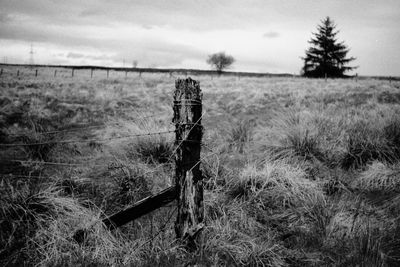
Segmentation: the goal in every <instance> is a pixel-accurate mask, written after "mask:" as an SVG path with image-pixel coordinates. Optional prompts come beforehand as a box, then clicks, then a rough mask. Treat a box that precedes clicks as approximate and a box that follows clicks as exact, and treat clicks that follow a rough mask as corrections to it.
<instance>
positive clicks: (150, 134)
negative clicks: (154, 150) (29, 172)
mask: <svg viewBox="0 0 400 267" xmlns="http://www.w3.org/2000/svg"><path fill="white" fill-rule="evenodd" d="M174 132H175V131H172V130H170V131H163V132H154V133H145V134H132V135H127V136H119V137H109V138H97V139H86V140H60V141H47V142H37V143H17V144H0V146H2V147H18V146H38V145H49V144H70V143H91V142H98V143H101V142H105V141H111V140H117V139H127V138H128V139H129V138H135V137H143V136H152V135H162V134H168V133H174Z"/></svg>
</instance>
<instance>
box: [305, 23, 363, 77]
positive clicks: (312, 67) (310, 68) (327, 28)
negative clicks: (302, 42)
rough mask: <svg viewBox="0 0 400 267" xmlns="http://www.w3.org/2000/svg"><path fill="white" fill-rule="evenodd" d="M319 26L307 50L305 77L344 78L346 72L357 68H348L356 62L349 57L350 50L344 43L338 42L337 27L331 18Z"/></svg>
mask: <svg viewBox="0 0 400 267" xmlns="http://www.w3.org/2000/svg"><path fill="white" fill-rule="evenodd" d="M321 23H322V24H321V25H318V27H317V29H318V33H313V35H314V37H313V38H311V40H310V41H308V42H309V43H310V44H311V47H310V48H309V49H308V50H306V56H305V57H303V58H302V59H303V60H304V67H303V69H302V72H303V75H304V76H306V77H325V76H327V77H344V76H345V75H344V73H345V72H346V71H349V70H352V69H355V68H356V67H350V66H348V63H350V62H351V61H353V60H355V58H354V57H349V58H348V57H347V53H348V52H349V49H348V48H347V46H346V45H345V44H344V42H338V40H337V38H336V35H337V34H338V33H339V31H336V30H335V28H336V25H335V23H334V22H333V20H331V19H330V18H329V17H326V18H325V19H324V20H322V21H321Z"/></svg>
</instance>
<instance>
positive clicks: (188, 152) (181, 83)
mask: <svg viewBox="0 0 400 267" xmlns="http://www.w3.org/2000/svg"><path fill="white" fill-rule="evenodd" d="M175 88H176V89H175V92H174V107H173V109H174V118H173V123H175V128H176V132H175V135H176V140H175V142H176V145H177V149H176V155H175V164H176V166H175V188H176V192H177V202H178V203H177V204H178V217H177V220H176V222H175V232H176V236H177V238H181V239H183V240H184V242H185V243H186V245H187V247H188V248H189V249H190V250H194V249H196V247H197V243H198V241H199V237H200V233H201V230H202V228H203V226H204V224H203V221H204V207H203V180H202V174H201V171H200V148H201V138H202V135H203V128H202V126H201V117H202V98H203V95H202V93H201V90H200V84H199V82H197V81H195V80H192V79H191V78H190V77H189V78H187V79H178V80H176V81H175Z"/></svg>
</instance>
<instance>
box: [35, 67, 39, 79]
mask: <svg viewBox="0 0 400 267" xmlns="http://www.w3.org/2000/svg"><path fill="white" fill-rule="evenodd" d="M37 74H38V70H37V69H36V70H35V77H37Z"/></svg>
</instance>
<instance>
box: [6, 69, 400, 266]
mask: <svg viewBox="0 0 400 267" xmlns="http://www.w3.org/2000/svg"><path fill="white" fill-rule="evenodd" d="M39 71H40V75H39V76H38V77H35V75H34V71H33V70H30V69H28V68H25V69H21V68H20V75H19V76H18V77H17V76H16V69H15V68H14V69H13V68H12V67H9V68H8V69H5V71H4V73H3V74H2V76H0V88H1V91H0V143H1V150H0V165H1V168H0V196H1V197H0V206H1V209H0V264H1V265H3V266H5V265H13V264H14V265H24V264H25V265H44V266H55V265H57V266H97V265H102V266H104V265H106V266H107V265H114V266H119V265H131V266H192V265H195V264H197V266H399V264H400V227H399V225H400V217H399V216H400V162H399V159H400V105H399V104H400V82H399V81H392V82H389V81H384V80H374V79H363V80H359V81H358V82H356V81H355V80H351V79H337V80H331V79H329V80H328V81H327V82H325V81H324V80H323V79H303V78H295V77H293V78H244V77H242V78H241V79H238V78H235V77H224V76H223V75H222V76H221V77H213V78H211V77H210V76H198V77H192V78H193V79H196V80H198V81H200V86H201V89H202V91H203V94H204V97H203V99H204V100H203V105H204V106H203V111H204V115H203V122H202V124H203V126H204V128H205V133H204V137H203V138H204V139H203V143H204V145H203V147H202V155H201V157H202V163H201V169H202V172H203V176H204V182H205V189H206V190H205V196H204V199H205V206H206V210H205V216H206V227H205V229H204V232H203V241H202V243H201V244H200V249H199V250H198V251H197V253H189V252H187V251H185V250H184V248H183V247H182V246H181V245H180V243H179V241H177V240H175V239H174V237H175V234H174V229H173V225H174V221H175V217H176V209H175V205H174V204H172V205H169V206H167V207H164V208H161V209H159V210H157V211H155V212H152V213H151V214H148V215H146V216H144V217H142V218H140V219H139V220H137V221H135V222H133V223H130V224H128V225H126V226H124V227H122V228H121V229H120V230H118V231H114V232H108V231H107V230H105V229H104V228H103V227H102V225H101V224H100V223H99V219H100V218H102V217H104V215H109V214H112V213H113V212H116V211H119V210H121V209H123V208H124V207H127V206H129V205H130V204H132V203H134V202H136V201H137V200H140V199H142V198H143V197H146V196H148V195H150V194H153V193H156V192H159V191H160V190H161V189H164V188H166V187H168V186H170V185H171V184H172V183H173V174H174V160H173V158H174V155H173V153H174V134H173V133H167V132H168V131H173V130H174V126H173V125H172V124H171V120H172V114H173V112H172V102H173V100H172V93H173V90H174V84H175V80H174V79H175V78H174V77H172V78H171V77H169V75H167V74H147V73H143V74H142V76H141V77H138V75H137V74H133V73H129V75H128V77H125V73H117V72H110V76H109V78H108V79H107V78H106V75H105V72H103V73H100V72H96V73H95V75H94V77H93V78H92V79H91V78H90V71H85V70H79V71H76V72H75V73H74V77H73V78H72V77H70V76H71V75H70V74H71V73H70V70H67V69H63V70H62V69H59V71H58V73H57V76H56V77H54V70H53V69H45V68H43V69H40V70H39ZM155 132H160V134H158V135H148V136H136V135H142V134H146V133H155ZM26 144H33V145H26ZM81 228H88V229H89V234H88V238H87V240H86V242H85V243H84V244H83V245H78V244H77V243H76V242H75V241H74V240H73V239H72V235H73V233H74V231H75V230H77V229H81Z"/></svg>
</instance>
